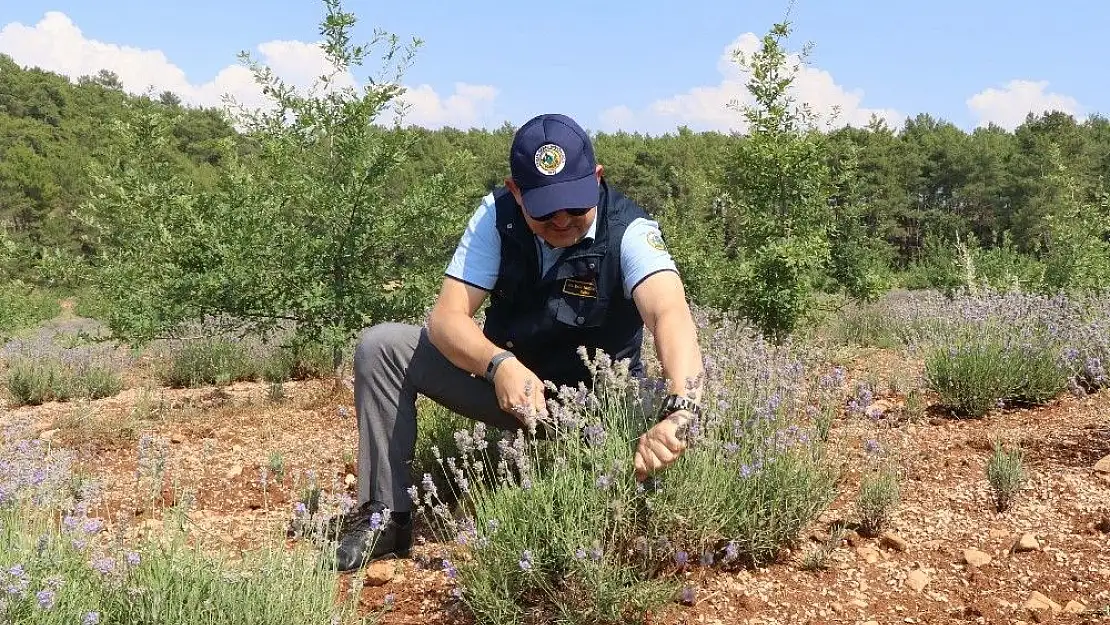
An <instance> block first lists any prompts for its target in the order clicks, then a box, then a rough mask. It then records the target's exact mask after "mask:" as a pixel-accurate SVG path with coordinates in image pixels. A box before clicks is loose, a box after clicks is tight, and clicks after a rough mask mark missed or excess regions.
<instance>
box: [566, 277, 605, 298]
mask: <svg viewBox="0 0 1110 625" xmlns="http://www.w3.org/2000/svg"><path fill="white" fill-rule="evenodd" d="M563 293H566V294H567V295H575V296H577V297H592V298H594V299H597V282H595V281H589V282H587V281H585V280H575V279H574V278H567V280H566V282H564V283H563Z"/></svg>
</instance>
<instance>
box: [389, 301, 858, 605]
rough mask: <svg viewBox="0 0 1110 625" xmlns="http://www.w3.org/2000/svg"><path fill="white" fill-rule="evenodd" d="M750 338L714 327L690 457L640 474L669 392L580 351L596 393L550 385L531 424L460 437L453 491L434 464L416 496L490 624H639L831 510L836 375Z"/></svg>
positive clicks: (446, 563) (445, 467) (448, 562)
mask: <svg viewBox="0 0 1110 625" xmlns="http://www.w3.org/2000/svg"><path fill="white" fill-rule="evenodd" d="M747 331H748V329H747V328H746V327H741V326H738V325H730V324H728V323H727V322H726V323H724V324H722V325H721V326H720V329H719V330H718V331H717V332H716V333H715V334H714V333H709V335H708V336H706V341H705V342H706V344H707V350H706V354H707V356H706V369H707V371H706V383H705V393H704V401H705V403H706V405H707V406H708V408H709V410H708V412H707V414H706V415H705V417H704V419H703V420H702V421H699V422H696V423H694V424H693V425H692V426H691V428H690V432H689V436H688V443H689V448H688V449H687V451H686V452H685V453H684V454H683V456H682V458H680V460H679V461H678V462H677V463H676V464H675V465H673V466H672V467H670V468H669V469H667V470H666V471H665V472H664V473H662V474H660V475H657V476H654V477H652V478H649V479H648V480H647V481H645V482H644V483H637V481H636V480H635V477H634V473H633V466H632V456H633V451H634V446H635V443H636V440H637V438H638V436H639V435H640V434H641V433H643V432H644V431H646V430H647V429H648V428H649V427H650V425H651V424H652V423H653V415H654V411H655V400H656V399H658V397H659V395H660V390H661V386H662V385H661V384H660V383H659V382H658V381H657V380H655V379H647V380H637V379H634V378H631V377H630V376H629V375H628V370H627V363H613V362H611V361H610V360H609V359H608V358H607V357H606V356H605V355H604V354H595V355H593V357H592V358H591V357H589V355H588V354H585V353H584V352H583V354H582V355H583V359H584V361H585V362H586V363H587V365H588V366H589V367H590V370H591V372H592V375H593V378H594V384H593V390H587V388H586V387H585V386H580V387H579V388H576V389H575V388H567V387H564V388H561V389H551V390H552V392H553V395H554V397H553V398H552V399H551V401H550V402H549V410H548V413H549V415H550V416H549V417H548V418H546V419H537V418H535V417H534V416H533V417H532V420H531V421H530V423H531V424H532V427H531V428H530V429H528V430H525V429H523V428H522V429H520V430H518V431H516V432H515V433H514V432H505V433H502V434H501V435H500V436H498V435H496V434H495V433H492V432H488V431H487V430H486V428H485V426H484V425H483V424H481V423H478V424H476V425H475V426H474V427H473V428H472V429H470V430H461V431H459V432H458V433H457V434H456V441H457V443H458V445H459V455H458V456H452V457H447V458H442V457H441V458H440V470H441V471H442V472H443V473H444V475H446V476H448V477H449V478H450V485H451V492H450V493H441V492H440V490H439V486H438V485H437V483H436V481H435V480H434V478H433V476H432V475H431V474H430V473H429V474H425V475H424V476H423V480H422V483H421V484H420V485H419V486H413V488H412V489H410V493H409V494H410V496H411V497H412V499H413V501H414V503H415V504H416V506H417V509H419V510H421V511H423V512H424V514H425V516H426V518H428V519H429V520H430V522H431V524H432V526H433V528H434V529H435V532H436V534H437V535H438V537H439V538H440V539H441V540H442V541H443V542H445V543H447V545H448V547H447V548H445V552H444V553H443V564H442V566H443V568H444V570H445V571H446V572H447V574H448V576H449V577H452V578H454V579H455V580H456V581H457V583H458V586H457V588H456V593H457V595H458V596H459V597H460V598H461V600H462V602H463V603H464V604H465V605H466V606H467V607H468V608H469V609H470V611H471V612H472V613H473V614H474V616H475V617H476V618H477V620H478V621H479V622H482V623H513V622H522V621H524V620H525V619H529V620H530V619H533V618H538V619H540V620H545V619H547V620H559V621H560V622H568V623H618V622H622V623H623V622H629V621H637V620H640V619H642V618H643V617H644V615H645V614H647V613H648V612H650V611H652V610H653V609H654V608H655V607H657V606H659V605H661V604H662V603H663V602H666V601H668V600H670V599H673V598H675V597H676V596H677V593H678V592H679V590H680V583H679V578H678V577H677V573H679V572H681V571H684V570H689V569H691V568H695V567H709V566H718V567H733V566H739V565H741V564H746V563H762V562H765V561H767V560H768V559H769V558H771V557H773V556H774V555H776V554H777V553H778V551H779V550H781V549H782V547H783V546H785V545H786V544H788V543H789V542H790V541H791V540H793V539H794V538H795V537H796V535H797V533H798V531H799V530H800V529H801V527H802V526H803V525H804V524H805V523H807V522H808V521H809V520H811V519H812V518H814V516H815V515H816V514H817V513H819V512H820V510H822V509H823V508H824V507H825V506H826V505H827V504H828V502H829V501H830V499H831V497H832V491H833V482H834V475H833V473H832V471H831V470H830V469H829V467H828V466H827V464H826V462H825V458H824V454H823V449H822V445H821V442H820V440H819V438H818V437H817V436H816V435H815V433H816V429H817V428H816V419H815V417H816V416H817V415H818V414H820V413H821V412H822V410H824V409H828V410H834V409H835V408H831V407H828V406H827V405H826V404H825V403H823V402H825V401H826V400H827V399H828V398H832V397H834V396H835V395H836V393H835V391H833V390H832V389H833V388H834V386H835V378H834V377H833V376H827V377H826V379H825V380H824V384H823V385H822V384H821V379H820V378H817V377H814V376H812V372H811V371H810V370H809V369H808V368H807V367H806V366H805V365H807V364H810V363H808V362H804V361H803V360H802V359H800V358H798V357H797V356H793V355H792V353H791V352H792V351H797V348H794V347H791V346H789V345H784V346H782V347H777V348H776V347H773V346H771V345H769V344H768V343H765V342H763V341H761V340H759V339H757V338H755V337H754V334H745V333H746V332H747ZM811 377H813V379H812V380H811V379H810V378H811ZM831 405H832V406H837V405H840V402H839V400H837V401H833V402H831ZM454 499H457V500H458V501H459V502H460V503H459V505H458V507H457V509H452V508H451V507H449V506H448V505H447V503H445V502H446V501H448V500H454Z"/></svg>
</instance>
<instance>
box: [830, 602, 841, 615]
mask: <svg viewBox="0 0 1110 625" xmlns="http://www.w3.org/2000/svg"><path fill="white" fill-rule="evenodd" d="M829 607H830V608H832V611H833V612H836V613H837V614H844V604H843V603H836V602H833V604H832V605H831V606H829Z"/></svg>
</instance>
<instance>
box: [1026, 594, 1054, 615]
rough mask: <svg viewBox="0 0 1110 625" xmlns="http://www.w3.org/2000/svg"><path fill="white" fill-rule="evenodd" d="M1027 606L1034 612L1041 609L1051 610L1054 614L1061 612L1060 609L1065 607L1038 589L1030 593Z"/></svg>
mask: <svg viewBox="0 0 1110 625" xmlns="http://www.w3.org/2000/svg"><path fill="white" fill-rule="evenodd" d="M1025 607H1026V608H1027V609H1029V610H1032V611H1033V612H1034V614H1036V612H1038V611H1041V610H1049V611H1051V612H1052V613H1053V614H1055V613H1056V612H1059V611H1060V610H1063V608H1061V607H1060V604H1058V603H1056V602H1055V601H1053V600H1052V599H1049V598H1048V597H1046V596H1044V595H1042V594H1041V593H1039V592H1037V591H1036V590H1034V591H1033V592H1031V593H1029V598H1028V599H1026V600H1025Z"/></svg>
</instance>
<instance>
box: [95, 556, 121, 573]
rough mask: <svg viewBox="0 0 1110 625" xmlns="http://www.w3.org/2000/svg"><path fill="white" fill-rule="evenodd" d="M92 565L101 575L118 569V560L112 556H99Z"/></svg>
mask: <svg viewBox="0 0 1110 625" xmlns="http://www.w3.org/2000/svg"><path fill="white" fill-rule="evenodd" d="M92 567H93V568H94V569H96V570H97V572H99V573H100V574H101V575H107V574H109V573H111V572H112V571H114V570H115V569H116V561H115V560H114V559H112V558H97V559H95V560H93V561H92Z"/></svg>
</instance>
